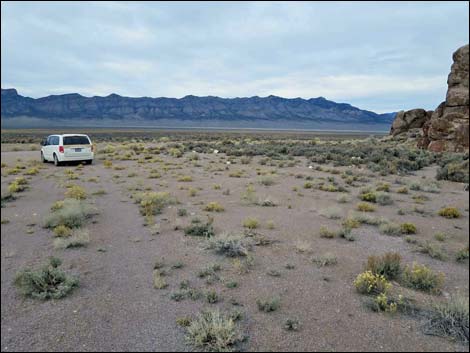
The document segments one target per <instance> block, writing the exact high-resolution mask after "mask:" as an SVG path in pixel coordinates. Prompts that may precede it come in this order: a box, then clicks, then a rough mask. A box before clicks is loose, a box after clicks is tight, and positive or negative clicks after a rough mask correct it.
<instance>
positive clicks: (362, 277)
mask: <svg viewBox="0 0 470 353" xmlns="http://www.w3.org/2000/svg"><path fill="white" fill-rule="evenodd" d="M354 286H355V287H356V290H357V291H358V292H359V293H361V294H380V293H387V291H388V290H389V289H390V287H391V284H390V283H389V282H388V281H387V279H386V278H385V277H384V276H382V275H379V274H374V273H372V271H365V272H363V273H361V274H359V275H358V276H357V277H356V279H355V280H354Z"/></svg>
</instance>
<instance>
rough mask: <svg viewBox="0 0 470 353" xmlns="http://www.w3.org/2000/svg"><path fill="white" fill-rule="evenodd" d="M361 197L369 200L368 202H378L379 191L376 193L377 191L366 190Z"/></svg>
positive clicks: (363, 199)
mask: <svg viewBox="0 0 470 353" xmlns="http://www.w3.org/2000/svg"><path fill="white" fill-rule="evenodd" d="M359 198H360V199H361V200H362V201H368V202H373V203H375V202H377V193H375V192H366V193H364V194H360V195H359Z"/></svg>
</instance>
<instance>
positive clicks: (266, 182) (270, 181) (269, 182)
mask: <svg viewBox="0 0 470 353" xmlns="http://www.w3.org/2000/svg"><path fill="white" fill-rule="evenodd" d="M258 182H259V183H260V184H261V185H264V186H271V185H274V184H275V181H274V179H273V178H271V177H269V176H264V177H261V178H259V180H258Z"/></svg>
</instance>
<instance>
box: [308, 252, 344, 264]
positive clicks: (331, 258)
mask: <svg viewBox="0 0 470 353" xmlns="http://www.w3.org/2000/svg"><path fill="white" fill-rule="evenodd" d="M312 261H313V263H315V264H317V265H318V267H324V266H331V265H336V264H337V263H338V258H337V257H336V256H335V255H334V254H332V253H325V254H323V255H320V256H317V257H315V258H313V260H312Z"/></svg>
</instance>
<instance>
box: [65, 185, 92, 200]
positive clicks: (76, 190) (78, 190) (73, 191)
mask: <svg viewBox="0 0 470 353" xmlns="http://www.w3.org/2000/svg"><path fill="white" fill-rule="evenodd" d="M65 197H66V198H70V199H76V200H85V199H86V198H87V195H86V191H85V189H84V188H83V187H81V186H79V185H71V186H70V187H68V188H67V191H65Z"/></svg>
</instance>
